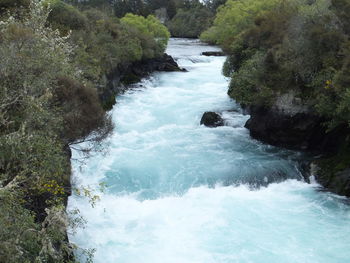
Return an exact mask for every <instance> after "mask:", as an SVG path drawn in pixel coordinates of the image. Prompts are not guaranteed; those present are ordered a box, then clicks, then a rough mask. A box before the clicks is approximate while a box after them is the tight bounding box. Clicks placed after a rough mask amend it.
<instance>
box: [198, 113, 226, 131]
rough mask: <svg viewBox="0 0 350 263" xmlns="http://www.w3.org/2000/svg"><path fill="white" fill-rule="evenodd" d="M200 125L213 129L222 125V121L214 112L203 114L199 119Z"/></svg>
mask: <svg viewBox="0 0 350 263" xmlns="http://www.w3.org/2000/svg"><path fill="white" fill-rule="evenodd" d="M201 125H205V126H207V127H211V128H215V127H218V126H223V125H224V120H223V119H222V118H221V116H220V115H219V114H217V113H216V112H205V113H204V114H203V116H202V119H201Z"/></svg>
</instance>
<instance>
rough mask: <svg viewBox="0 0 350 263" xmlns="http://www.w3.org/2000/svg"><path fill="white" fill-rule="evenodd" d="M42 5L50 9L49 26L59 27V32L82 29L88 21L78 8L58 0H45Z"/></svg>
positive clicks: (65, 32)
mask: <svg viewBox="0 0 350 263" xmlns="http://www.w3.org/2000/svg"><path fill="white" fill-rule="evenodd" d="M44 5H45V6H47V7H49V8H50V9H51V12H50V14H49V17H48V21H49V23H50V25H51V27H53V28H57V29H59V30H60V31H61V33H64V34H67V33H68V32H69V31H70V30H80V29H84V28H85V27H86V24H87V23H88V21H87V18H86V17H85V16H84V15H83V14H82V13H81V12H80V11H79V10H78V9H76V8H75V7H73V6H71V5H68V4H66V3H64V2H62V1H60V0H46V1H45V2H44Z"/></svg>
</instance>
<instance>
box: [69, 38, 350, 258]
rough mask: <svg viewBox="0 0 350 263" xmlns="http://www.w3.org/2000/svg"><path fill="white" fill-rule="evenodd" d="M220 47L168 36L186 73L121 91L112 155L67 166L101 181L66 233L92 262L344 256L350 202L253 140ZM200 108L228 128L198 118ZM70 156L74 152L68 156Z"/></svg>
mask: <svg viewBox="0 0 350 263" xmlns="http://www.w3.org/2000/svg"><path fill="white" fill-rule="evenodd" d="M215 50H217V48H215V47H210V46H207V45H204V44H202V43H200V42H198V41H196V40H185V39H171V40H170V43H169V46H168V50H167V52H168V53H169V54H170V55H172V56H173V57H174V58H176V59H177V61H178V63H179V65H180V66H181V67H184V68H186V69H187V70H188V72H163V73H156V74H153V75H152V77H151V78H149V79H147V80H144V81H142V82H141V83H140V84H139V85H138V86H137V87H135V88H134V89H131V90H129V91H127V92H126V93H125V94H123V95H120V96H118V97H117V104H116V105H115V106H114V108H113V110H112V111H111V114H112V117H113V121H114V122H115V124H116V129H115V131H114V133H113V135H112V136H111V137H110V138H109V139H108V140H107V142H106V143H107V144H106V145H108V152H107V153H105V154H96V155H94V156H93V157H91V158H90V159H88V160H87V161H86V163H85V164H81V162H73V169H74V181H75V182H77V184H83V185H85V186H86V185H90V186H91V187H92V188H97V185H98V184H99V183H101V182H104V183H106V185H107V188H106V190H105V192H103V193H102V192H101V193H99V196H100V198H101V200H100V201H99V202H98V203H97V204H96V206H95V207H94V208H93V207H91V205H90V204H89V202H88V201H87V200H86V198H85V199H84V198H81V197H78V196H75V195H73V196H72V197H70V199H69V207H68V209H74V208H78V209H79V210H80V213H81V215H82V216H83V217H84V218H85V219H86V220H87V224H86V227H85V228H84V229H79V230H78V232H77V234H76V235H72V236H70V240H71V241H72V242H74V243H76V244H77V245H79V246H81V247H83V248H95V249H96V253H95V258H94V262H98V263H114V262H115V263H236V262H237V263H248V262H249V263H282V262H283V263H288V262H290V263H304V262H305V263H316V262H317V263H321V262H322V263H323V262H324V263H333V262H334V263H346V262H350V209H349V206H348V205H347V204H346V199H344V198H342V197H338V196H336V195H333V194H330V193H327V192H324V191H319V186H318V185H316V184H307V183H305V182H303V179H302V176H301V174H300V172H299V170H298V164H297V160H298V159H299V158H302V155H301V154H300V153H297V152H292V151H287V150H282V149H278V148H275V147H272V146H268V145H264V144H262V143H260V142H258V141H256V140H253V139H251V138H250V136H249V132H248V131H247V130H246V129H245V128H244V123H245V122H246V120H247V119H248V118H249V116H246V115H243V114H242V112H241V109H240V108H239V106H238V105H236V103H235V102H234V101H233V100H231V99H230V98H229V97H228V96H227V87H228V80H227V79H226V78H224V77H223V75H222V74H221V69H222V65H223V63H224V60H225V58H224V57H205V56H201V55H200V54H201V52H203V51H215ZM205 111H217V112H221V113H222V116H223V117H224V119H225V123H226V126H223V127H218V128H206V127H204V126H201V125H199V123H200V119H201V116H202V114H203V113H204V112H205ZM73 157H75V158H78V157H79V153H78V152H76V151H73Z"/></svg>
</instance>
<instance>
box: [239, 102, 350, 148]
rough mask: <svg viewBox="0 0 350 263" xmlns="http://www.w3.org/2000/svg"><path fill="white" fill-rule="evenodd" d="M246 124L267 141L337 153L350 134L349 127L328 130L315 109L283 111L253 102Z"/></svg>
mask: <svg viewBox="0 0 350 263" xmlns="http://www.w3.org/2000/svg"><path fill="white" fill-rule="evenodd" d="M248 112H249V114H250V116H251V117H250V119H249V120H248V121H247V123H246V125H245V127H246V128H247V129H249V131H250V135H251V136H252V137H253V138H255V139H258V140H261V141H263V142H265V143H268V144H272V145H275V146H280V147H284V148H288V149H292V150H302V151H310V152H314V153H322V154H325V153H327V154H328V153H335V152H337V151H338V149H339V147H340V146H341V144H342V141H343V140H344V136H346V134H348V128H347V127H339V128H337V129H334V130H333V131H330V132H327V129H326V127H325V126H324V121H325V120H324V119H322V118H321V117H319V116H317V115H316V114H315V113H313V112H311V111H299V112H298V111H295V112H291V111H287V112H286V111H283V110H281V109H280V108H277V107H259V106H250V107H249V110H248Z"/></svg>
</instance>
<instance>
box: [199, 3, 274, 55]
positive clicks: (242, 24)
mask: <svg viewBox="0 0 350 263" xmlns="http://www.w3.org/2000/svg"><path fill="white" fill-rule="evenodd" d="M277 2H278V0H236V1H234V0H228V1H227V2H226V3H225V5H222V6H220V7H219V8H218V11H217V15H216V18H215V20H214V25H213V27H212V28H210V29H208V30H207V31H205V32H203V34H202V35H201V39H202V40H204V41H208V42H211V43H216V44H219V45H221V46H223V48H224V49H229V47H230V44H231V42H232V40H233V38H234V37H235V36H236V35H237V34H239V33H240V32H242V31H243V30H244V29H245V28H247V27H249V26H251V25H252V24H253V23H254V19H255V17H256V16H257V15H258V14H260V13H262V12H264V11H266V10H269V9H271V8H272V7H274V6H275V5H276V3H277Z"/></svg>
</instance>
